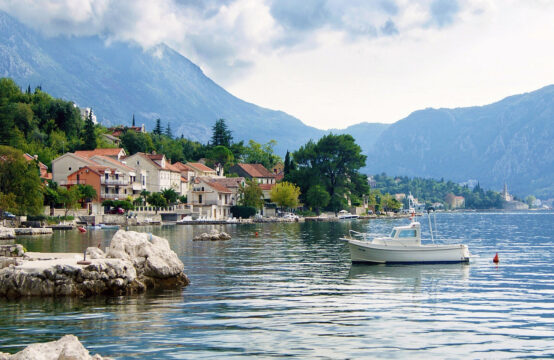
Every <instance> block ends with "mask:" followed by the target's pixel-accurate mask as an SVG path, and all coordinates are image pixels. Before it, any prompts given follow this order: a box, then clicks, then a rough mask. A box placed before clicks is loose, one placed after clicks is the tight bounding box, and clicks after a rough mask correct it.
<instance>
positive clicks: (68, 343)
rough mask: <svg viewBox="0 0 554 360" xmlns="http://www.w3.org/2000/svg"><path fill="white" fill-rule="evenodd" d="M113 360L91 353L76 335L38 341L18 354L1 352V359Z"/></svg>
mask: <svg viewBox="0 0 554 360" xmlns="http://www.w3.org/2000/svg"><path fill="white" fill-rule="evenodd" d="M51 359H65V360H111V358H107V357H102V356H100V355H93V356H91V355H90V354H89V351H88V350H87V349H86V348H85V347H84V346H83V344H81V342H80V341H79V339H78V338H77V337H76V336H74V335H65V336H64V337H62V338H61V339H59V340H56V341H50V342H46V343H36V344H31V345H29V346H27V347H26V348H25V349H23V350H21V351H20V352H18V353H16V354H13V355H12V354H8V353H3V352H0V360H51Z"/></svg>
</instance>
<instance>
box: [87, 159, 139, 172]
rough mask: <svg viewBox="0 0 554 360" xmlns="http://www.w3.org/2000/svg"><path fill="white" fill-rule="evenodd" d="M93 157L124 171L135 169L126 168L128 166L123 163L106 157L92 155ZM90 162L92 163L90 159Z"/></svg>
mask: <svg viewBox="0 0 554 360" xmlns="http://www.w3.org/2000/svg"><path fill="white" fill-rule="evenodd" d="M93 157H97V158H100V159H102V160H104V161H107V162H109V163H112V164H114V165H117V166H120V167H122V168H124V169H125V170H127V171H135V169H133V168H132V167H130V166H128V165H125V164H124V163H122V162H120V161H117V160H116V159H113V158H111V157H108V156H103V155H94V156H93ZM91 160H92V161H94V159H91Z"/></svg>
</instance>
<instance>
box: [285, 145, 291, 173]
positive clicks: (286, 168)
mask: <svg viewBox="0 0 554 360" xmlns="http://www.w3.org/2000/svg"><path fill="white" fill-rule="evenodd" d="M283 171H284V173H285V175H287V174H288V173H289V172H290V153H289V151H288V150H287V154H286V155H285V166H284V169H283Z"/></svg>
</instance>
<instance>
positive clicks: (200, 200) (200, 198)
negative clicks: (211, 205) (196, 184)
mask: <svg viewBox="0 0 554 360" xmlns="http://www.w3.org/2000/svg"><path fill="white" fill-rule="evenodd" d="M198 203H199V204H202V195H198Z"/></svg>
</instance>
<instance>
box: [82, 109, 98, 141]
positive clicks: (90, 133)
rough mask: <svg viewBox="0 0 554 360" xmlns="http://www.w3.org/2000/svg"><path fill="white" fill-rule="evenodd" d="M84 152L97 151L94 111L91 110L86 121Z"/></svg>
mask: <svg viewBox="0 0 554 360" xmlns="http://www.w3.org/2000/svg"><path fill="white" fill-rule="evenodd" d="M83 140H84V144H83V148H84V150H94V149H96V145H97V144H96V134H95V133H94V123H93V122H92V109H90V111H89V113H88V116H87V119H86V120H85V134H84V139H83Z"/></svg>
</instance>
